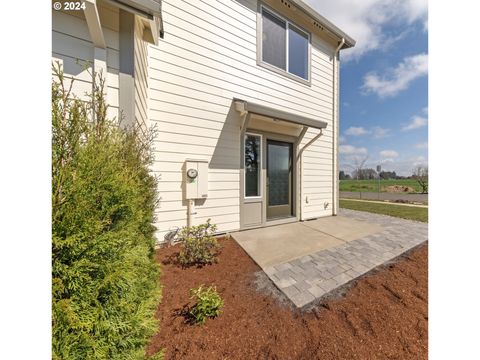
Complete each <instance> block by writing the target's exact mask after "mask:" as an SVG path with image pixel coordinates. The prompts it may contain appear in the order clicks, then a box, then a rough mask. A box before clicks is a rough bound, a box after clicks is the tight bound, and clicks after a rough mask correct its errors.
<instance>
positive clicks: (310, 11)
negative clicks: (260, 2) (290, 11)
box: [289, 0, 357, 49]
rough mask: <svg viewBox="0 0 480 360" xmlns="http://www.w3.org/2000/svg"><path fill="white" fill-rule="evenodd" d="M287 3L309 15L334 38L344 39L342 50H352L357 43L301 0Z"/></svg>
mask: <svg viewBox="0 0 480 360" xmlns="http://www.w3.org/2000/svg"><path fill="white" fill-rule="evenodd" d="M289 1H290V2H292V3H293V4H294V5H295V6H296V7H298V8H299V9H300V10H302V11H303V12H304V13H305V14H307V15H309V16H310V17H312V18H313V19H314V20H316V21H318V22H319V23H320V24H321V25H323V26H324V27H325V29H326V30H328V31H329V32H330V33H332V34H333V35H335V36H336V37H338V38H339V40H341V39H345V45H343V46H342V49H348V48H352V47H354V46H355V44H356V43H357V42H356V41H355V40H354V39H353V38H352V37H351V36H349V35H348V34H347V33H345V32H344V31H342V30H341V29H340V28H338V27H337V26H336V25H334V24H333V23H332V22H331V21H329V20H328V19H327V18H325V17H324V16H322V15H320V14H319V13H318V11H316V10H315V9H314V8H312V7H311V6H310V5H308V4H307V3H305V2H304V1H303V0H289Z"/></svg>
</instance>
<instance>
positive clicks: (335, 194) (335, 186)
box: [332, 38, 345, 215]
mask: <svg viewBox="0 0 480 360" xmlns="http://www.w3.org/2000/svg"><path fill="white" fill-rule="evenodd" d="M343 45H345V38H342V41H340V44H339V45H338V47H337V48H336V49H335V53H334V54H333V62H332V68H333V76H332V88H333V99H332V125H333V127H332V131H333V136H332V138H333V147H332V157H333V161H332V167H333V179H332V184H333V191H332V215H337V210H338V209H337V208H338V204H339V199H338V198H339V195H340V193H339V191H338V190H339V188H338V185H339V184H338V131H339V127H338V120H339V119H340V116H337V121H335V110H336V108H337V106H338V104H337V102H336V101H335V99H337V97H338V92H337V91H338V90H337V89H339V88H340V86H338V87H335V75H336V73H337V67H336V66H335V65H336V62H337V55H338V53H339V51H340V49H341V48H342V47H343ZM337 81H338V78H337ZM337 115H339V114H337Z"/></svg>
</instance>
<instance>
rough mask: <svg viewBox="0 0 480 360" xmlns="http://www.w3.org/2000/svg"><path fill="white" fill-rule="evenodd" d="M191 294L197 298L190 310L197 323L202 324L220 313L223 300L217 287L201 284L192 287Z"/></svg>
mask: <svg viewBox="0 0 480 360" xmlns="http://www.w3.org/2000/svg"><path fill="white" fill-rule="evenodd" d="M190 295H191V299H193V298H195V299H196V300H197V302H196V304H195V305H194V306H193V307H192V309H191V310H190V315H191V316H192V317H193V319H194V321H195V323H196V324H200V325H202V324H204V323H205V321H206V320H207V319H208V318H214V317H217V316H218V315H220V310H221V308H222V307H223V300H222V298H221V297H220V295H219V294H218V293H217V289H216V288H214V287H212V286H210V287H208V288H204V285H200V286H199V287H198V288H196V289H190Z"/></svg>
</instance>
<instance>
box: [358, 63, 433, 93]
mask: <svg viewBox="0 0 480 360" xmlns="http://www.w3.org/2000/svg"><path fill="white" fill-rule="evenodd" d="M427 73H428V55H427V54H417V55H413V56H408V57H405V58H404V59H403V61H402V62H401V63H399V64H398V65H397V66H396V67H395V68H390V69H387V71H386V72H385V74H383V75H381V76H380V75H378V74H377V73H376V72H370V73H367V74H366V75H365V76H364V77H363V85H362V90H363V91H364V92H365V93H366V94H369V93H375V94H376V95H377V96H378V97H380V98H386V97H392V96H395V95H397V94H398V93H400V92H401V91H402V90H405V89H407V88H408V86H409V85H410V84H411V83H412V81H414V80H415V79H417V78H419V77H422V76H425V75H427Z"/></svg>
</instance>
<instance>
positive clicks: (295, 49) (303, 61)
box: [288, 25, 308, 80]
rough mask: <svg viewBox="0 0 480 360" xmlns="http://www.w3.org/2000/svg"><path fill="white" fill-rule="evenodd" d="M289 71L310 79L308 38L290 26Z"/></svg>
mask: <svg viewBox="0 0 480 360" xmlns="http://www.w3.org/2000/svg"><path fill="white" fill-rule="evenodd" d="M288 71H289V72H290V73H292V74H295V75H297V76H300V77H301V78H304V79H306V80H307V79H308V36H307V34H305V33H304V32H303V31H300V30H298V29H297V28H295V27H294V26H291V25H289V26H288Z"/></svg>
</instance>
